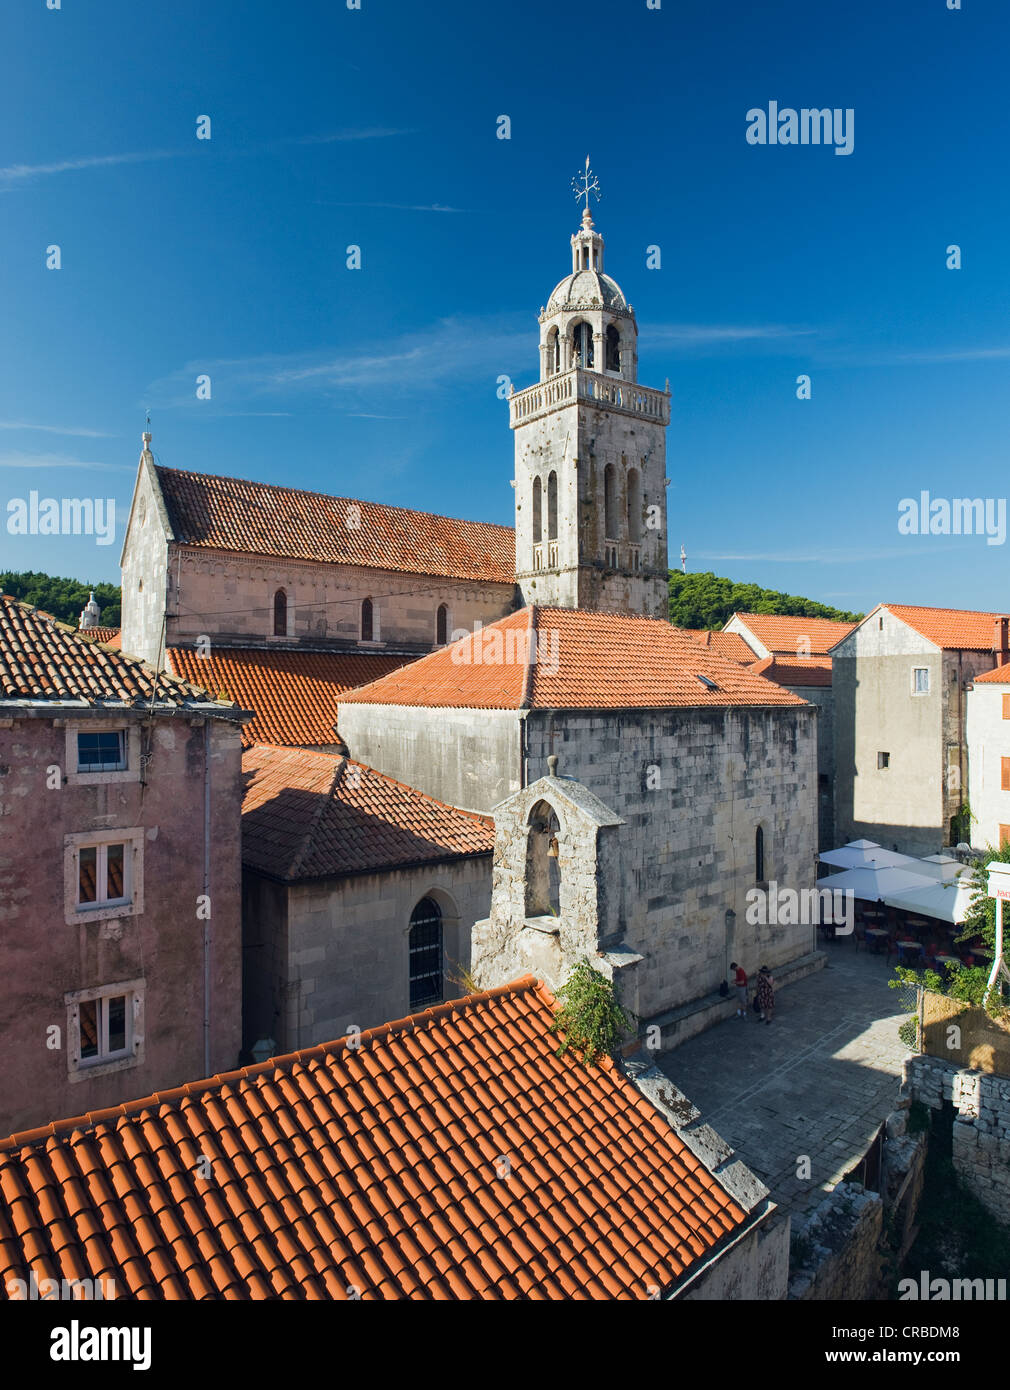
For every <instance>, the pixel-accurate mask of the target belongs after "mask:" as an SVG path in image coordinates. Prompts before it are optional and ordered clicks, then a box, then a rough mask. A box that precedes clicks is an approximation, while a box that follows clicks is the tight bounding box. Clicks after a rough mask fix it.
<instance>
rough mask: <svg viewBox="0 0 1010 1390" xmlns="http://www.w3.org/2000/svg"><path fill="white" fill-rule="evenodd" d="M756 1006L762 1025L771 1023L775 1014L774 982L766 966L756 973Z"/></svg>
mask: <svg viewBox="0 0 1010 1390" xmlns="http://www.w3.org/2000/svg"><path fill="white" fill-rule="evenodd" d="M757 1006H758V1011H759V1013H760V1015H761V1022H762V1023H771V1021H772V1017H773V1015H774V1013H775V981H774V979H773V978H772V972H771V971H770V970H769V969H768V967H767V965H762V967H761V969H760V970H759V971H758V984H757Z"/></svg>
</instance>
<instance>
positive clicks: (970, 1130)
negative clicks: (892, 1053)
mask: <svg viewBox="0 0 1010 1390" xmlns="http://www.w3.org/2000/svg"><path fill="white" fill-rule="evenodd" d="M902 1092H903V1094H904V1095H906V1096H907V1097H908V1098H909V1099H912V1100H918V1101H921V1102H922V1103H923V1104H924V1105H928V1106H929V1107H930V1109H931V1110H939V1109H941V1108H942V1106H943V1103H944V1101H950V1102H951V1104H952V1105H953V1106H954V1110H955V1112H956V1113H955V1118H954V1126H953V1162H954V1169H955V1171H956V1172H957V1174H958V1176H959V1177H960V1178H961V1179H962V1180H963V1182H964V1183H965V1185H966V1186H967V1187H968V1189H969V1190H970V1191H971V1192H973V1193H974V1194H975V1196H976V1197H977V1198H978V1199H979V1201H980V1202H981V1203H982V1205H983V1206H984V1207H985V1208H986V1209H987V1210H988V1211H989V1212H991V1213H992V1215H993V1216H995V1217H996V1218H997V1219H998V1220H1000V1221H1004V1222H1005V1221H1010V1079H1008V1078H1007V1077H1005V1076H987V1075H985V1074H984V1073H982V1072H977V1071H968V1070H966V1069H964V1068H961V1067H958V1066H956V1065H954V1064H952V1063H950V1062H944V1061H942V1060H941V1059H940V1058H938V1057H921V1056H919V1057H909V1058H908V1060H907V1061H906V1063H905V1080H904V1084H903V1086H902Z"/></svg>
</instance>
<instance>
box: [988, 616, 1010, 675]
mask: <svg viewBox="0 0 1010 1390" xmlns="http://www.w3.org/2000/svg"><path fill="white" fill-rule="evenodd" d="M1008 627H1010V618H1007V617H1003V618H997V619H996V621H995V623H994V624H993V634H992V654H993V657H994V658H995V664H996V665H997V666H1005V665H1006V663H1007V662H1008V661H1010V637H1008V633H1007V629H1008Z"/></svg>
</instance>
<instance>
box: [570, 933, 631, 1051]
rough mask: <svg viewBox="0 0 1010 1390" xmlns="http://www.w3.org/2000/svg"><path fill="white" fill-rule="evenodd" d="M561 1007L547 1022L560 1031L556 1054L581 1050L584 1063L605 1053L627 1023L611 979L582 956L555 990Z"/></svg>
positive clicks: (629, 1021)
mask: <svg viewBox="0 0 1010 1390" xmlns="http://www.w3.org/2000/svg"><path fill="white" fill-rule="evenodd" d="M557 997H558V1001H559V1003H560V1004H561V1008H560V1009H559V1010H558V1012H557V1014H556V1015H555V1018H554V1022H553V1023H552V1024H551V1032H552V1033H561V1034H563V1037H562V1041H561V1045H560V1046H559V1048H558V1050H557V1055H558V1056H559V1057H563V1056H564V1054H565V1053H566V1052H567V1051H568V1049H569V1048H572V1049H574V1050H576V1051H578V1052H581V1053H582V1061H583V1063H584V1065H585V1066H587V1067H591V1066H593V1065H594V1063H595V1062H596V1061H597V1059H598V1058H600V1057H605V1056H606V1057H609V1056H610V1054H611V1053H612V1052H614V1051H615V1049H616V1048H617V1046H618V1044H619V1043H620V1041H621V1039H622V1038H623V1037H624V1034H625V1033H626V1032H627V1030H628V1029H629V1028H630V1027H631V1019H630V1018H629V1016H628V1015H627V1014H626V1013H625V1011H624V1010H623V1009H622V1008H621V1006H620V1004H618V1002H617V997H616V994H615V991H614V986H613V982H612V981H610V980H608V979H607V977H606V976H605V975H602V974H601V973H600V972H599V970H595V969H594V968H593V966H592V965H590V963H589V961H588V960H587V959H585V957H583V959H582V960H579V961H577V962H576V964H575V965H574V966H573V967H572V971H571V974H570V975H569V976H568V979H567V980H566V981H565V983H564V984H563V985H562V986H561V988H560V989H559V990H558V995H557Z"/></svg>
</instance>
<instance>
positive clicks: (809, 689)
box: [787, 685, 835, 849]
mask: <svg viewBox="0 0 1010 1390" xmlns="http://www.w3.org/2000/svg"><path fill="white" fill-rule="evenodd" d="M787 689H789V690H791V691H792V692H793V694H794V695H798V696H799V697H800V699H801V700H806V701H807V703H808V704H811V705H815V706H816V707H817V845H818V848H819V849H834V848H835V704H834V697H833V695H832V691H831V687H830V686H823V685H790V686H788V687H787ZM822 778H823V779H825V780H823V781H822V780H821V779H822Z"/></svg>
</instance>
